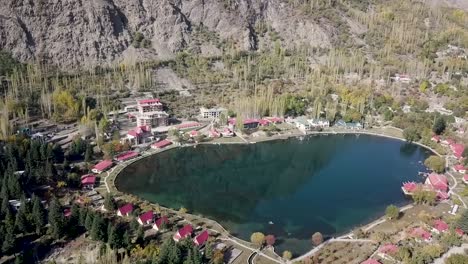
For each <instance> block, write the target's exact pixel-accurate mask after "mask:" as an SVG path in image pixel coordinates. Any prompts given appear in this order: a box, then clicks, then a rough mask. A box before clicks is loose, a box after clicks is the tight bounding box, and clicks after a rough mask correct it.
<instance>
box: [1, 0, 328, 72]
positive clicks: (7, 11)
mask: <svg viewBox="0 0 468 264" xmlns="http://www.w3.org/2000/svg"><path fill="white" fill-rule="evenodd" d="M0 5H1V6H2V8H1V9H0V48H2V49H6V50H10V51H12V53H13V54H14V56H16V57H17V58H19V59H20V60H23V61H25V60H33V59H34V58H35V57H37V58H40V59H45V60H46V61H48V62H52V63H54V64H58V65H64V66H73V65H82V66H83V65H96V64H101V63H104V64H105V63H108V62H113V61H115V60H116V59H121V58H122V57H125V56H128V55H129V54H132V55H139V56H144V57H146V58H167V57H170V56H171V55H172V54H173V52H175V51H179V50H182V49H185V48H190V47H192V48H197V49H199V51H200V52H203V53H207V54H218V53H219V52H220V51H219V49H218V47H217V46H216V41H222V40H230V41H231V43H232V44H233V45H235V46H236V47H237V48H239V49H244V50H253V49H258V48H261V45H262V44H261V42H262V37H259V36H258V34H257V32H256V31H255V26H256V25H258V21H260V20H261V21H263V22H264V23H265V24H266V25H268V26H269V27H271V28H273V29H274V30H276V31H277V32H278V34H279V36H281V37H282V39H285V40H288V41H291V42H294V44H298V43H304V44H307V45H311V46H320V47H327V46H329V45H330V38H331V35H332V34H334V32H333V31H334V29H330V28H326V27H325V26H322V25H320V24H319V23H317V22H314V21H312V20H311V19H308V18H307V17H306V16H304V15H301V13H300V12H299V11H298V10H297V9H294V8H292V7H291V5H290V4H288V3H286V2H284V1H281V0H269V1H266V0H236V1H228V0H226V1H220V0H189V1H187V0H184V1H169V0H140V1H136V0H93V1H89V0H78V1H77V0H41V1H26V0H19V1H18V0H1V1H0ZM201 30H205V31H207V32H210V34H212V35H214V36H215V38H214V39H211V40H208V41H207V40H201V43H200V40H198V39H195V37H194V32H196V31H201ZM135 32H140V33H142V35H143V36H144V38H145V39H148V40H150V41H151V44H150V45H149V46H148V47H147V48H146V49H140V50H138V51H137V50H136V49H134V48H133V47H132V45H131V44H132V38H133V37H134V35H135ZM263 38H265V37H263ZM291 44H292V43H291ZM218 46H219V45H218Z"/></svg>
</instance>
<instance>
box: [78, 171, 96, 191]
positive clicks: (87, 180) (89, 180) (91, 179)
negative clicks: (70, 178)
mask: <svg viewBox="0 0 468 264" xmlns="http://www.w3.org/2000/svg"><path fill="white" fill-rule="evenodd" d="M95 185H96V176H95V175H93V174H86V175H83V176H81V186H82V188H83V189H85V190H94V186H95Z"/></svg>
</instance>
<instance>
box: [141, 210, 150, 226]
mask: <svg viewBox="0 0 468 264" xmlns="http://www.w3.org/2000/svg"><path fill="white" fill-rule="evenodd" d="M152 222H153V211H148V212H146V213H143V214H142V215H140V216H139V217H138V223H139V224H140V225H149V224H151V223H152Z"/></svg>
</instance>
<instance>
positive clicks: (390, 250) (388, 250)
mask: <svg viewBox="0 0 468 264" xmlns="http://www.w3.org/2000/svg"><path fill="white" fill-rule="evenodd" d="M397 252H398V246H397V245H395V244H391V243H387V244H385V245H382V246H381V247H380V248H379V253H378V255H379V256H380V257H382V258H387V256H388V255H390V256H393V255H395V254H396V253H397Z"/></svg>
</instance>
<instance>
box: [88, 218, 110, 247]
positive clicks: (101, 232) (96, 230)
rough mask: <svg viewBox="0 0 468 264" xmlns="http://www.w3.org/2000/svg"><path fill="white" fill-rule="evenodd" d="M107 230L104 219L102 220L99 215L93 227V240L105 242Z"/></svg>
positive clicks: (94, 220)
mask: <svg viewBox="0 0 468 264" xmlns="http://www.w3.org/2000/svg"><path fill="white" fill-rule="evenodd" d="M106 228H107V226H106V225H105V222H104V219H102V217H101V216H100V215H99V214H96V215H95V216H94V219H93V224H92V227H91V232H90V233H91V234H90V235H91V238H92V239H93V240H96V241H105V238H106Z"/></svg>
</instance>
